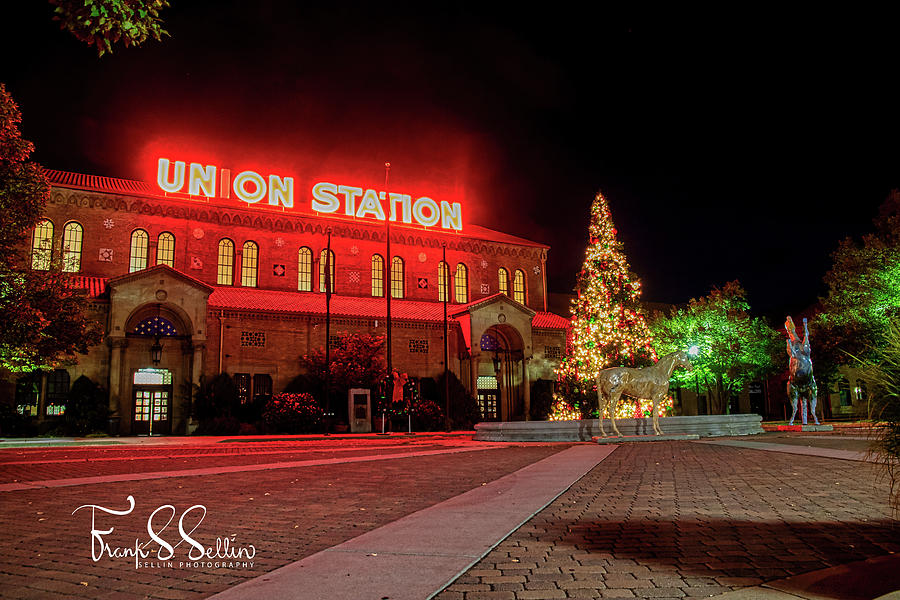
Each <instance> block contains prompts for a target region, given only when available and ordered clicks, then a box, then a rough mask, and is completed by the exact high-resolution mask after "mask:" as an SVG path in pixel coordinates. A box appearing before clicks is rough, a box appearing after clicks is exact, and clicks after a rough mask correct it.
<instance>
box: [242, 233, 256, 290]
mask: <svg viewBox="0 0 900 600" xmlns="http://www.w3.org/2000/svg"><path fill="white" fill-rule="evenodd" d="M258 264H259V246H257V245H256V242H244V249H243V252H242V253H241V285H242V286H244V287H256V271H257V266H258Z"/></svg>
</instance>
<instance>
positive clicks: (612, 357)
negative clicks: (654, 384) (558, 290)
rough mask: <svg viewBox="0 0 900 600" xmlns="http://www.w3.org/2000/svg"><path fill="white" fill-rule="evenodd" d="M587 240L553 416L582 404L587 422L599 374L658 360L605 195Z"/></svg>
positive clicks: (593, 211)
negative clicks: (567, 405)
mask: <svg viewBox="0 0 900 600" xmlns="http://www.w3.org/2000/svg"><path fill="white" fill-rule="evenodd" d="M588 239H589V244H588V247H587V252H586V256H585V259H584V266H583V267H582V268H581V271H580V272H579V273H578V277H577V281H576V284H575V291H576V293H577V298H576V299H575V302H574V304H573V306H572V330H571V333H572V339H571V344H569V345H568V348H567V353H566V356H565V358H564V359H563V361H562V362H561V363H560V366H559V369H558V370H557V378H558V383H559V386H558V387H559V389H560V392H561V394H560V395H561V398H558V402H557V404H556V405H555V406H554V410H553V411H552V412H553V413H554V414H555V415H556V416H557V417H559V416H560V415H562V414H563V409H564V404H565V403H567V402H568V403H569V404H578V405H579V408H580V412H581V414H582V415H583V416H587V414H589V413H590V412H592V410H593V407H594V406H593V405H594V403H596V394H595V393H593V389H594V387H595V385H596V384H595V383H594V379H595V378H596V376H597V373H599V372H600V370H602V369H605V368H607V367H617V366H628V367H640V366H646V365H649V364H652V363H653V362H654V361H655V360H656V353H655V352H654V350H653V346H652V344H651V341H652V338H651V335H650V329H649V327H648V326H647V323H646V321H645V319H644V316H643V315H642V314H641V309H640V304H639V300H640V295H641V283H640V280H638V278H637V277H635V275H634V274H633V273H632V272H631V270H630V269H629V266H628V260H627V259H626V258H625V251H624V249H623V247H622V242H620V241H618V240H617V239H616V228H615V225H613V221H612V215H611V214H610V211H609V204H608V203H607V201H606V198H605V197H604V196H603V194H602V193H598V194H597V195H596V197H595V198H594V202H593V204H592V205H591V221H590V225H589V228H588ZM623 405H624V403H623ZM551 418H554V416H553V415H551Z"/></svg>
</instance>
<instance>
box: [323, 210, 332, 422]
mask: <svg viewBox="0 0 900 600" xmlns="http://www.w3.org/2000/svg"><path fill="white" fill-rule="evenodd" d="M325 231H326V232H327V234H328V242H327V245H326V247H325V419H326V423H328V419H329V418H330V417H329V414H330V413H331V389H330V388H331V287H332V285H334V283H333V282H332V280H331V227H329V228H327V229H326V230H325ZM329 428H330V427H329V425H326V430H327V429H329ZM326 433H328V431H326Z"/></svg>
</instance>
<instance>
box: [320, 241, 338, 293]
mask: <svg viewBox="0 0 900 600" xmlns="http://www.w3.org/2000/svg"><path fill="white" fill-rule="evenodd" d="M325 263H328V265H329V269H328V270H329V273H328V282H329V284H330V285H329V290H328V291H330V292H331V293H332V294H333V293H334V250H331V254H329V250H328V248H323V249H322V252H321V253H320V254H319V291H320V292H324V291H325V281H326V278H325Z"/></svg>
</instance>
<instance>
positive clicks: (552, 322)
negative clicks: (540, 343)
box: [531, 312, 572, 329]
mask: <svg viewBox="0 0 900 600" xmlns="http://www.w3.org/2000/svg"><path fill="white" fill-rule="evenodd" d="M571 325H572V322H571V321H569V319H567V318H565V317H561V316H559V315H558V314H556V313H552V312H539V313H537V314H536V315H534V318H533V319H532V320H531V326H532V327H536V328H538V329H566V328H567V327H569V326H571Z"/></svg>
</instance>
